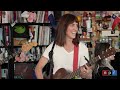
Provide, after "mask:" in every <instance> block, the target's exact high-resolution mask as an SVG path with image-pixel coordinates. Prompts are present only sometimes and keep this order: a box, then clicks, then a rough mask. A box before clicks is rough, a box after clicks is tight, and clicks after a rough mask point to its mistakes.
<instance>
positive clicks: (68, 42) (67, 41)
mask: <svg viewBox="0 0 120 90" xmlns="http://www.w3.org/2000/svg"><path fill="white" fill-rule="evenodd" d="M72 41H73V39H69V38H66V42H65V45H67V46H69V45H73V43H72Z"/></svg>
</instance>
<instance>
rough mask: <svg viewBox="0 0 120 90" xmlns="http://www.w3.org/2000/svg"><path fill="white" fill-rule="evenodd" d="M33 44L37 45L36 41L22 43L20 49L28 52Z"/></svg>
mask: <svg viewBox="0 0 120 90" xmlns="http://www.w3.org/2000/svg"><path fill="white" fill-rule="evenodd" d="M33 46H37V43H36V42H29V43H26V44H23V45H22V48H21V50H22V51H23V52H28V51H29V50H30V49H31V48H32V47H33Z"/></svg>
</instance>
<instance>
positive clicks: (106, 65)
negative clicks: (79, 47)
mask: <svg viewBox="0 0 120 90" xmlns="http://www.w3.org/2000/svg"><path fill="white" fill-rule="evenodd" d="M109 48H110V44H109V43H96V46H95V57H97V56H98V55H102V53H103V52H104V51H106V50H107V49H109ZM114 56H115V55H111V56H109V57H107V58H105V59H104V60H99V61H98V62H97V63H96V64H95V69H94V70H93V78H95V79H100V78H101V79H102V78H110V77H105V76H102V71H103V70H113V69H114V68H113V66H112V65H111V60H114V59H115V58H114Z"/></svg>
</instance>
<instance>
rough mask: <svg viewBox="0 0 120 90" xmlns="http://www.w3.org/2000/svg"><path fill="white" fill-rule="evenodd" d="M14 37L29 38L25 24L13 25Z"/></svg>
mask: <svg viewBox="0 0 120 90" xmlns="http://www.w3.org/2000/svg"><path fill="white" fill-rule="evenodd" d="M13 37H14V38H29V29H28V26H27V25H15V26H14V27H13Z"/></svg>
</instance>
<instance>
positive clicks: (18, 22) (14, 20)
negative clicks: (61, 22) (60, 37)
mask: <svg viewBox="0 0 120 90" xmlns="http://www.w3.org/2000/svg"><path fill="white" fill-rule="evenodd" d="M0 12H1V13H3V12H6V18H7V19H8V20H7V21H6V19H5V18H3V17H2V16H1V23H0V27H1V28H3V29H5V28H4V27H9V29H8V30H9V34H6V32H2V33H3V35H2V34H1V35H2V36H3V39H4V40H3V41H4V45H0V49H2V48H3V49H5V50H6V51H7V50H9V51H10V52H9V53H7V56H8V57H9V56H10V55H14V54H15V53H16V55H19V54H20V53H19V50H20V49H21V47H22V45H21V44H18V45H16V44H15V42H16V41H15V40H18V39H19V38H22V37H17V35H16V36H15V34H14V31H15V30H14V29H16V27H15V26H25V27H27V29H26V30H29V33H28V36H27V37H25V39H26V42H25V43H28V42H29V40H30V38H31V36H30V33H31V31H30V30H31V28H34V33H32V34H33V35H34V36H33V38H32V39H31V41H30V42H36V43H37V46H33V47H32V49H31V50H30V51H29V52H27V53H26V52H25V55H26V56H27V55H28V60H27V61H25V60H26V59H25V60H24V61H16V55H14V56H13V57H12V58H10V60H7V61H5V62H3V63H2V65H1V73H3V71H5V72H6V73H4V75H6V76H4V77H2V76H1V78H3V79H17V78H16V77H17V76H15V75H16V74H15V73H17V72H16V71H17V70H16V67H17V68H18V66H19V65H21V68H22V67H24V65H26V66H27V65H28V66H29V68H30V65H36V64H37V62H38V59H39V57H40V56H41V54H42V53H43V51H44V49H45V48H46V47H47V46H48V45H49V43H50V42H51V41H52V40H51V34H52V32H51V30H52V28H51V27H52V26H51V23H50V21H49V20H48V16H47V17H46V11H34V12H36V21H33V22H28V21H27V22H26V20H27V19H26V18H23V17H21V14H22V13H23V12H22V11H0ZM48 12H49V11H48ZM48 12H47V13H48ZM51 12H52V11H51ZM17 15H18V16H17ZM2 19H3V20H2ZM14 27H15V28H14ZM3 31H4V30H3ZM47 31H48V32H47ZM46 32H47V33H46ZM45 34H46V35H45ZM7 35H8V37H7ZM40 35H42V36H40ZM21 36H22V35H21ZM45 36H46V37H45ZM6 37H7V38H6ZM23 37H24V35H23ZM16 38H17V39H16ZM20 40H21V39H20ZM43 40H44V41H46V42H44V41H43ZM6 41H8V44H6V43H7V42H6ZM15 50H18V51H15ZM38 52H39V54H38ZM29 55H31V56H29ZM33 56H34V57H33ZM36 56H39V57H36ZM8 57H6V58H8ZM33 68H34V67H33ZM33 68H31V69H33ZM18 70H20V67H19V68H18ZM28 71H29V70H28ZM28 73H29V74H30V72H28ZM26 74H27V73H26ZM31 74H32V73H31ZM27 75H28V74H27ZM25 78H27V77H25ZM28 78H29V79H32V77H29V76H28ZM18 79H19V77H18Z"/></svg>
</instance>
